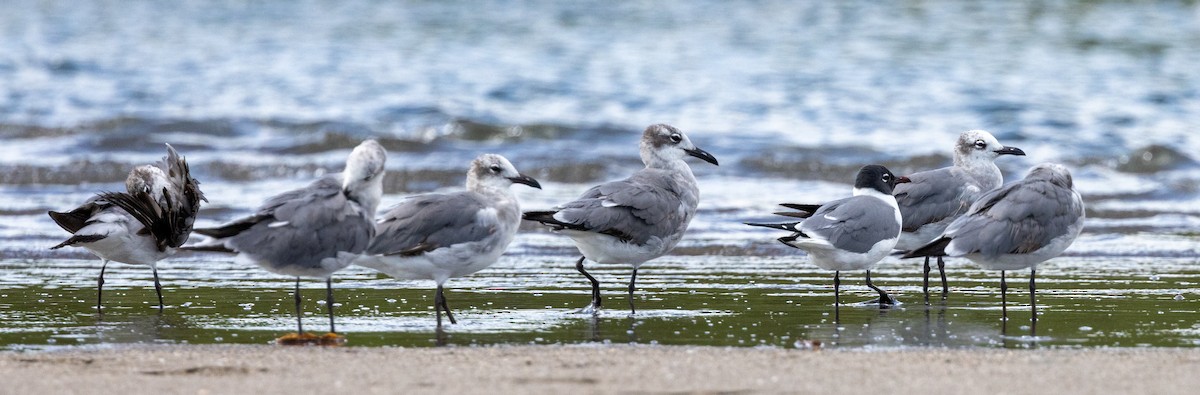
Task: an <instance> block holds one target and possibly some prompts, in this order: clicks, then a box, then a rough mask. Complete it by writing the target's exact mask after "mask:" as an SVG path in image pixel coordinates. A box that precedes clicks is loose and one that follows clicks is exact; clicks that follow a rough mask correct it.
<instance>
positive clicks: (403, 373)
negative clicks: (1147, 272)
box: [0, 345, 1200, 394]
mask: <svg viewBox="0 0 1200 395" xmlns="http://www.w3.org/2000/svg"><path fill="white" fill-rule="evenodd" d="M1198 369H1200V349H1195V348H1188V349H1164V348H1155V349H1086V350H1061V349H1058V350H1003V349H973V350H947V349H903V350H883V351H870V350H853V351H841V350H829V349H824V350H784V349H747V348H719V347H667V346H604V347H593V346H501V347H478V348H456V347H450V348H420V349H416V348H407V349H405V348H336V349H321V348H312V347H307V348H304V347H295V348H286V347H275V346H246V345H228V346H177V345H171V346H133V347H124V346H122V347H116V348H104V349H101V348H78V349H68V350H62V351H39V352H3V353H0V377H5V378H6V379H5V380H4V381H5V384H4V386H3V387H0V393H12V394H31V393H56V394H74V393H78V394H82V393H97V392H105V393H130V394H141V393H145V394H150V393H153V394H163V393H187V394H221V393H254V394H274V393H335V392H336V393H408V392H417V393H563V392H565V391H575V392H579V391H582V392H589V393H614V392H622V393H626V392H635V393H780V392H788V393H792V392H802V393H807V392H820V393H831V392H833V391H835V390H843V391H844V390H854V391H856V392H862V393H875V392H879V393H917V392H920V393H923V394H932V393H948V394H961V393H1015V394H1031V393H1060V394H1075V393H1078V394H1094V393H1142V394H1154V393H1163V394H1165V393H1185V392H1190V391H1192V390H1194V389H1195V388H1196V387H1197V386H1200V375H1197V374H1195V372H1196V371H1197V370H1198Z"/></svg>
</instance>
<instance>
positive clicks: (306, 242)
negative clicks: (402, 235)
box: [191, 140, 387, 337]
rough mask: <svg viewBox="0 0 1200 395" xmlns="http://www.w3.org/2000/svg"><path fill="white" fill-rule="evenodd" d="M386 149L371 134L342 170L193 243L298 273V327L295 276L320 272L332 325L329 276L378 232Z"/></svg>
mask: <svg viewBox="0 0 1200 395" xmlns="http://www.w3.org/2000/svg"><path fill="white" fill-rule="evenodd" d="M386 161H387V152H386V151H384V149H383V146H380V145H379V143H377V142H375V140H367V141H364V142H362V143H361V144H359V145H358V147H355V148H354V151H353V152H351V153H350V157H349V158H347V159H346V169H345V170H344V171H343V172H342V173H335V174H330V175H327V176H325V177H322V178H320V179H318V180H316V181H314V182H313V183H312V184H309V185H308V186H306V187H304V188H300V189H296V190H292V191H288V192H284V193H281V194H278V195H275V196H273V197H271V198H268V199H267V200H266V202H264V203H263V204H262V206H260V207H259V208H258V211H257V212H255V213H254V215H251V216H248V217H245V218H240V219H237V220H234V221H233V222H230V223H228V224H225V225H222V226H220V227H217V228H211V229H196V233H199V234H202V235H205V236H209V237H211V238H212V239H211V240H207V241H205V242H203V243H200V244H197V245H195V246H193V247H191V249H196V250H206V251H223V252H232V253H236V254H238V255H237V258H236V260H237V261H239V262H248V263H254V264H256V265H258V266H260V267H262V268H263V269H266V270H268V271H270V272H272V273H277V274H283V275H288V276H295V277H296V289H295V299H296V328H297V332H298V335H300V336H301V337H303V336H304V325H303V324H302V323H301V320H300V317H301V314H300V277H316V278H323V279H325V287H326V288H325V289H326V305H325V307H326V308H327V309H328V310H329V332H330V333H337V331H336V328H335V327H334V323H333V282H332V279H331V277H330V276H331V275H332V274H333V273H334V272H336V271H338V270H341V269H342V268H345V267H346V266H348V265H350V263H352V262H353V260H354V258H355V257H357V256H358V254H359V253H361V252H363V250H365V249H366V248H367V245H368V244H369V243H370V242H371V237H372V236H374V235H375V225H374V221H373V220H374V217H375V208H376V207H377V206H378V205H379V199H380V196H381V195H382V194H383V173H384V164H385V162H386Z"/></svg>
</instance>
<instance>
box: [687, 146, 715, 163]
mask: <svg viewBox="0 0 1200 395" xmlns="http://www.w3.org/2000/svg"><path fill="white" fill-rule="evenodd" d="M683 152H687V154H688V155H691V156H694V157H697V158H700V159H701V160H703V161H705V162H708V163H712V164H714V165H717V166H720V164H717V157H715V156H712V154H710V153H708V151H705V150H702V149H699V148H693V149H684V150H683Z"/></svg>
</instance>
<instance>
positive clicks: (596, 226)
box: [555, 168, 699, 244]
mask: <svg viewBox="0 0 1200 395" xmlns="http://www.w3.org/2000/svg"><path fill="white" fill-rule="evenodd" d="M685 181H686V180H684V179H682V178H681V177H677V176H676V175H674V174H672V172H670V171H666V170H660V169H652V168H645V169H642V170H639V171H638V172H636V173H634V174H633V175H632V176H630V177H629V178H627V179H624V180H621V181H613V182H607V183H604V184H600V185H597V186H595V187H592V188H591V189H588V190H587V191H585V192H584V193H583V195H582V196H580V197H579V199H576V200H574V201H572V202H569V203H565V204H562V205H560V206H559V207H558V208H559V211H558V214H557V215H555V218H556V219H559V220H561V221H563V222H567V223H571V224H575V225H577V226H578V229H579V230H586V231H589V232H596V233H604V234H608V235H611V236H614V237H617V238H619V239H622V240H624V241H627V242H631V243H634V244H646V242H648V241H650V238H651V237H659V238H662V237H664V236H667V235H670V234H672V233H673V232H675V231H677V230H679V229H681V228H686V226H687V223H688V221H689V220H691V217H692V215H693V213H694V212H695V207H696V205H697V203H698V202H699V188H697V186H696V184H695V183H688V182H685Z"/></svg>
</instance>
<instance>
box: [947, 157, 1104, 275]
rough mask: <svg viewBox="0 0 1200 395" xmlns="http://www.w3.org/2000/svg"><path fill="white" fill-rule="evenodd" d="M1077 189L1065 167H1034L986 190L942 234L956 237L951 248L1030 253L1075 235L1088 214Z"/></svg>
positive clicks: (991, 254)
mask: <svg viewBox="0 0 1200 395" xmlns="http://www.w3.org/2000/svg"><path fill="white" fill-rule="evenodd" d="M1073 188H1074V185H1073V181H1072V179H1071V175H1070V173H1069V172H1067V170H1066V169H1065V168H1063V167H1062V166H1059V165H1052V164H1043V165H1039V166H1037V167H1035V168H1033V170H1030V172H1029V174H1028V175H1027V176H1026V177H1025V179H1023V180H1021V181H1017V182H1014V183H1012V184H1009V185H1005V186H1003V187H1001V188H999V189H996V190H993V191H991V192H989V193H987V194H985V195H984V196H983V197H981V198H980V199H979V200H978V201H977V202H976V203H975V204H974V205H972V206H971V209H970V210H969V211H968V212H967V214H966V215H964V216H963V217H960V218H959V219H958V220H955V221H954V222H953V223H951V224H950V226H949V227H947V228H946V232H945V233H944V234H943V235H942V236H943V237H945V238H949V239H950V240H951V241H950V243H949V244H948V245H947V246H946V252H947V253H948V254H950V255H953V256H959V255H968V254H979V255H980V256H981V257H982V258H983V259H997V258H999V257H1001V256H1002V255H1007V254H1018V255H1020V254H1031V253H1034V252H1036V251H1038V250H1041V249H1043V248H1046V247H1050V246H1051V245H1052V244H1054V242H1055V241H1056V240H1057V239H1061V238H1064V237H1068V238H1070V239H1072V240H1073V239H1074V238H1075V236H1076V235H1078V234H1079V231H1080V230H1081V229H1082V226H1081V224H1082V221H1083V219H1084V211H1083V200H1082V199H1081V198H1080V196H1079V194H1078V193H1077V192H1075V191H1074V189H1073ZM1063 248H1064V249H1065V248H1066V247H1065V246H1063Z"/></svg>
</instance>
